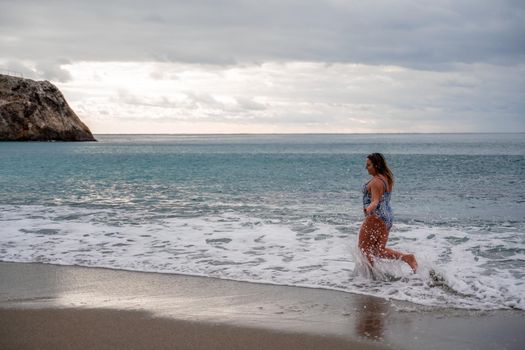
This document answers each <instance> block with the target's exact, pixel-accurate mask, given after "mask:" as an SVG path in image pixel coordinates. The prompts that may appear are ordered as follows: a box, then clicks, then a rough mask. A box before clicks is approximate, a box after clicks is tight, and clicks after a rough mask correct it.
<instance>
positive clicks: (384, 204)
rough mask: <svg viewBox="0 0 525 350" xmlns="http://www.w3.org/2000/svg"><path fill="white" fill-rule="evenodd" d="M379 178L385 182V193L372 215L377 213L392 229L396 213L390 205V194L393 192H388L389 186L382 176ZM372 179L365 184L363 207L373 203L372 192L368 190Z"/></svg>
mask: <svg viewBox="0 0 525 350" xmlns="http://www.w3.org/2000/svg"><path fill="white" fill-rule="evenodd" d="M379 179H380V180H381V181H383V184H384V185H385V192H383V195H382V196H381V198H380V199H379V204H378V205H377V207H376V208H375V209H374V211H373V212H372V215H377V216H378V217H379V218H380V219H381V220H383V221H384V222H385V224H386V227H387V229H388V230H390V228H392V221H393V220H394V213H393V212H392V208H391V207H390V195H391V194H392V192H388V186H387V184H386V182H385V180H383V179H381V178H379ZM370 181H372V180H370ZM370 181H368V182H367V183H365V184H364V185H363V208H365V209H366V208H367V207H368V206H369V205H370V203H372V194H371V193H370V191H368V184H369V183H370Z"/></svg>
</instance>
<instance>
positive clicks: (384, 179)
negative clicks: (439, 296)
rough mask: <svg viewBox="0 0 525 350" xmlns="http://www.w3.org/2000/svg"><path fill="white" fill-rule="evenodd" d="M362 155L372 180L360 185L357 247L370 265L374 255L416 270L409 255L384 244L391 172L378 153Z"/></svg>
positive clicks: (389, 224)
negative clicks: (361, 214)
mask: <svg viewBox="0 0 525 350" xmlns="http://www.w3.org/2000/svg"><path fill="white" fill-rule="evenodd" d="M366 158H367V159H366V169H367V170H368V173H369V174H370V175H372V179H371V180H369V181H368V182H367V183H365V184H364V186H363V210H364V213H365V220H364V222H363V225H362V226H361V230H360V231H359V249H360V250H361V252H363V254H364V255H365V256H366V258H367V259H368V261H369V262H370V264H372V265H373V264H374V258H375V257H379V258H385V259H401V260H402V261H404V262H406V263H407V264H408V265H409V266H410V267H411V268H412V271H414V272H416V270H417V261H416V258H415V256H414V255H413V254H404V253H401V252H398V251H395V250H393V249H390V248H386V247H385V246H386V242H387V241H388V234H389V233H390V228H391V227H392V219H393V215H392V208H390V195H391V193H392V189H393V186H394V175H393V174H392V171H391V170H390V169H389V168H388V165H387V164H386V160H385V158H384V157H383V155H382V154H381V153H372V154H369V155H368V156H367V157H366Z"/></svg>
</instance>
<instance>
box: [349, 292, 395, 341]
mask: <svg viewBox="0 0 525 350" xmlns="http://www.w3.org/2000/svg"><path fill="white" fill-rule="evenodd" d="M357 301H358V305H357V306H358V308H359V310H360V312H358V313H357V319H356V333H357V334H358V335H359V336H362V337H366V338H368V339H372V340H382V339H383V333H384V326H385V316H386V311H387V306H386V303H385V301H383V300H381V299H378V298H375V297H370V296H363V297H362V298H358V299H357Z"/></svg>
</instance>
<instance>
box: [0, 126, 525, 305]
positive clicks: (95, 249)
mask: <svg viewBox="0 0 525 350" xmlns="http://www.w3.org/2000/svg"><path fill="white" fill-rule="evenodd" d="M524 136H525V135H524V134H428V135H421V134H407V135H403V134H395V135H390V134H389V135H373V134H371V135H205V136H199V135H184V136H171V135H97V138H98V140H99V142H97V143H0V162H1V164H2V166H1V168H0V198H1V199H0V209H1V210H0V224H1V227H0V260H3V261H40V262H50V263H57V264H66V265H85V266H105V267H112V268H122V269H130V270H141V271H158V272H166V273H185V274H192V275H205V276H213V277H219V278H228V279H236V280H247V281H256V282H264V283H276V284H286V285H300V286H308V287H314V288H328V289H338V290H344V291H350V292H357V293H362V294H370V295H376V296H381V297H385V298H394V299H401V300H409V301H412V302H416V303H420V304H426V305H443V306H451V307H458V308H479V309H498V308H519V309H525V300H523V299H522V296H523V295H525V286H524V284H523V282H522V280H523V275H524V274H525V273H524V272H523V271H525V269H524V267H525V254H524V252H525V187H524V186H523V185H522V179H523V178H524V175H525V141H524V140H525V137H524ZM376 151H378V152H383V153H385V155H386V157H387V160H388V161H389V164H390V166H391V168H392V170H393V171H394V174H395V176H396V186H395V189H394V193H393V197H392V203H391V204H392V207H393V209H394V212H395V222H394V227H393V229H392V232H391V236H390V241H389V244H390V245H391V246H392V247H394V248H398V249H400V250H403V251H410V252H414V253H415V254H416V255H417V257H418V259H419V262H420V265H421V266H422V268H421V270H420V273H418V274H416V275H411V274H410V273H409V269H408V267H407V266H404V265H403V264H401V263H399V262H389V261H383V262H381V263H380V264H379V266H378V268H379V269H380V270H381V271H383V272H384V273H386V274H387V275H388V276H393V277H394V278H391V279H390V280H387V281H385V280H371V279H368V278H365V277H364V276H360V275H357V276H356V274H355V271H354V270H355V267H356V261H357V260H356V258H355V257H354V256H355V244H356V238H357V232H358V230H359V227H360V224H361V221H362V216H361V215H362V214H361V213H362V209H361V194H360V192H359V191H360V187H361V184H362V183H363V182H364V181H366V179H367V177H368V175H367V174H366V171H365V169H364V162H365V156H366V154H368V153H370V152H376ZM431 269H433V270H435V271H436V273H438V274H439V276H440V277H442V280H443V281H444V282H443V283H442V284H440V285H437V286H436V285H435V284H433V283H432V280H431V279H430V278H429V277H428V271H429V270H431Z"/></svg>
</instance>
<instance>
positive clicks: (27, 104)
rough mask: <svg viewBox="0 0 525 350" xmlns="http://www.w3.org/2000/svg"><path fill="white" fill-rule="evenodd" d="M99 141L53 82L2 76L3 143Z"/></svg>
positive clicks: (0, 123) (0, 138)
mask: <svg viewBox="0 0 525 350" xmlns="http://www.w3.org/2000/svg"><path fill="white" fill-rule="evenodd" d="M54 140H56V141H96V140H95V138H94V137H93V135H92V134H91V131H89V128H88V127H87V126H86V125H85V124H84V123H82V121H80V119H79V118H78V116H77V115H76V114H75V112H73V110H72V109H71V108H70V107H69V105H68V104H67V102H66V100H65V99H64V96H63V95H62V93H61V92H60V91H59V90H58V89H57V87H56V86H55V85H53V84H51V83H50V82H49V81H34V80H31V79H24V78H18V77H13V76H10V75H3V74H0V141H54Z"/></svg>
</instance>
